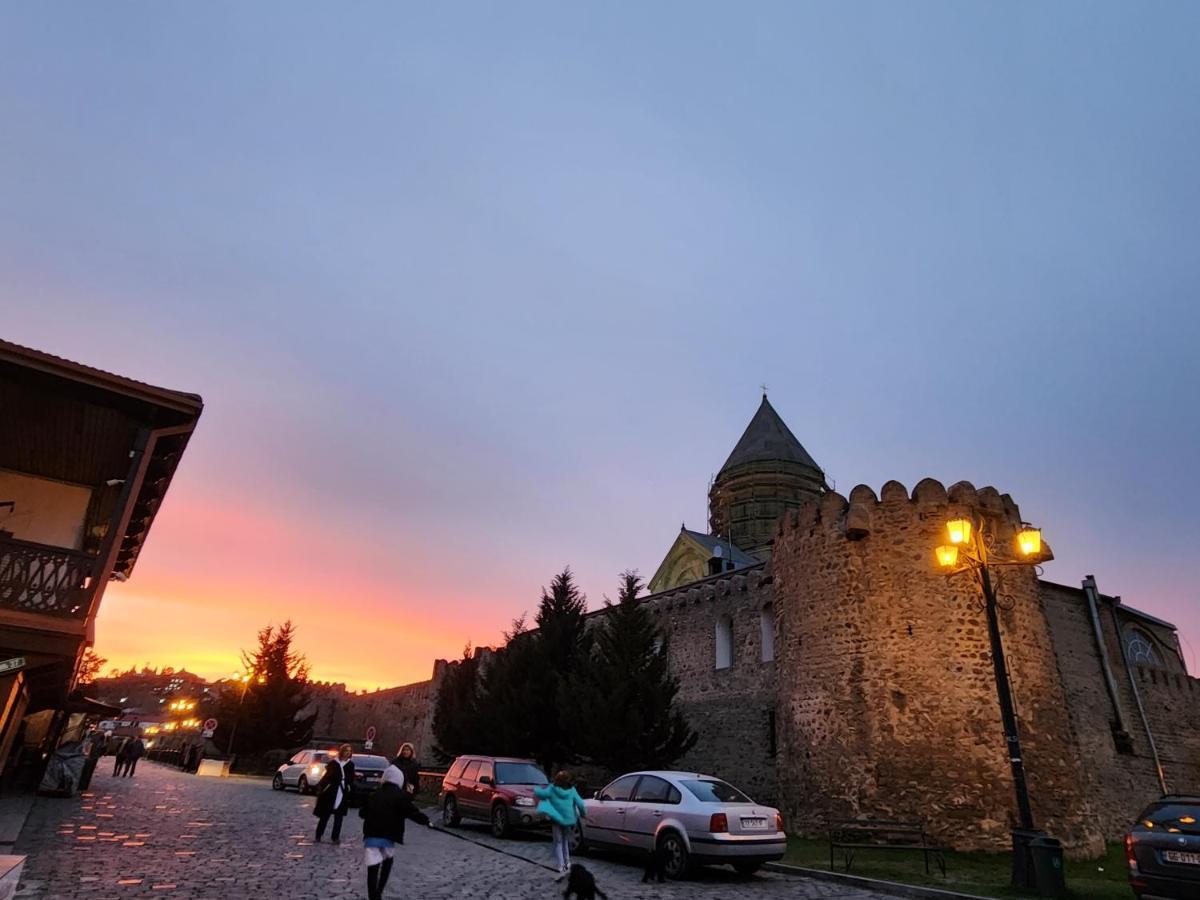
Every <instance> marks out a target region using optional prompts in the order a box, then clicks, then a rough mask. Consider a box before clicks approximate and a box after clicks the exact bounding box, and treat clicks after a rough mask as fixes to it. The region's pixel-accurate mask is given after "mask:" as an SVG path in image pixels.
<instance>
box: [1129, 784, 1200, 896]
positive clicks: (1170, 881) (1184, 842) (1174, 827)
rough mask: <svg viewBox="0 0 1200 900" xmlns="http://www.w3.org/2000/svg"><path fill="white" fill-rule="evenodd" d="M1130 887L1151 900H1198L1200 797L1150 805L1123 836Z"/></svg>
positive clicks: (1170, 798) (1176, 797)
mask: <svg viewBox="0 0 1200 900" xmlns="http://www.w3.org/2000/svg"><path fill="white" fill-rule="evenodd" d="M1125 859H1126V861H1127V862H1128V863H1129V886H1130V887H1132V888H1133V892H1134V893H1135V894H1137V896H1138V897H1141V898H1145V900H1151V898H1155V900H1158V898H1161V900H1200V795H1195V794H1168V795H1167V796H1165V797H1163V798H1162V799H1160V800H1157V801H1155V802H1154V803H1151V804H1150V806H1149V807H1147V808H1146V810H1145V811H1144V812H1143V813H1142V814H1141V815H1140V816H1138V819H1137V821H1136V822H1135V823H1134V824H1133V828H1131V829H1130V830H1129V833H1128V834H1127V835H1125Z"/></svg>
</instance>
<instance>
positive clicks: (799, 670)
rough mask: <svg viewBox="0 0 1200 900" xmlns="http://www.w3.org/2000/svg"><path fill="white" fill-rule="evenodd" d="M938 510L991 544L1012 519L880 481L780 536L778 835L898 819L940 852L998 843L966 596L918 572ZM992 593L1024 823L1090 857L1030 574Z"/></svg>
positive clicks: (938, 492) (976, 632)
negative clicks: (1029, 810) (987, 524)
mask: <svg viewBox="0 0 1200 900" xmlns="http://www.w3.org/2000/svg"><path fill="white" fill-rule="evenodd" d="M951 511H953V512H955V513H964V512H977V513H986V514H987V515H988V516H989V517H990V518H992V519H993V520H994V521H995V522H996V525H997V528H998V530H999V535H998V537H999V540H1000V542H1001V545H1006V542H1008V541H1009V540H1011V539H1012V538H1013V536H1014V533H1015V532H1014V528H1015V526H1016V525H1018V524H1019V522H1020V517H1019V512H1018V511H1017V509H1016V506H1015V505H1014V504H1013V503H1012V501H1011V499H1009V498H1008V497H1007V496H1005V497H1001V496H1000V494H999V493H997V492H996V491H995V490H994V489H991V488H985V489H983V490H981V491H979V492H978V493H977V492H976V491H975V490H974V489H973V488H972V487H971V486H970V485H965V484H960V485H955V487H954V488H952V489H951V491H950V495H949V497H948V496H947V492H946V490H945V488H943V487H942V485H940V484H939V483H937V482H935V481H932V480H926V481H923V482H921V483H920V484H918V485H917V487H916V489H915V491H914V493H913V496H912V497H911V498H910V497H909V495H908V493H907V491H906V490H905V489H904V487H903V486H902V485H900V484H898V483H896V482H889V483H888V484H887V485H885V486H884V488H883V491H882V496H881V498H880V499H876V496H875V494H874V492H872V491H871V490H870V489H869V488H867V487H865V486H860V487H858V488H855V489H854V491H852V492H851V495H850V498H849V501H847V500H846V499H845V498H843V497H841V496H840V495H838V494H835V493H830V494H827V495H826V496H825V497H823V498H822V499H821V500H820V501H819V502H817V503H813V504H808V505H806V506H805V507H803V508H802V509H801V510H799V511H797V512H795V513H791V514H789V515H788V516H786V517H785V518H784V520H783V521H782V522H781V523H780V529H779V531H778V532H777V534H776V538H775V554H774V558H773V564H774V574H775V580H776V582H775V607H776V609H777V611H778V626H777V628H778V634H779V644H778V648H777V649H778V654H777V657H778V661H777V666H778V672H777V676H778V679H779V698H778V703H779V758H778V762H779V773H780V793H781V798H782V802H783V806H784V811H785V815H787V816H788V817H789V818H790V821H791V822H792V825H793V827H796V828H798V829H800V830H807V831H819V830H820V829H821V828H822V827H823V826H824V825H825V824H826V823H828V822H829V821H831V820H836V819H842V818H854V817H858V816H864V817H878V818H914V817H915V818H920V819H923V820H924V821H925V822H926V824H927V825H928V827H929V828H930V829H931V830H932V832H933V833H934V835H935V836H936V838H937V839H938V840H939V841H943V842H945V843H947V844H948V845H950V846H953V847H955V848H956V849H990V850H1001V849H1004V848H1005V847H1007V846H1008V843H1009V829H1010V828H1011V827H1012V825H1013V824H1014V820H1015V806H1016V804H1015V800H1014V795H1013V787H1012V778H1011V772H1010V769H1009V764H1008V758H1007V753H1006V749H1005V745H1004V739H1003V732H1002V728H1001V723H1000V712H999V705H998V702H997V700H996V688H995V682H994V675H993V671H992V662H991V654H990V649H989V642H988V634H987V625H986V620H985V616H984V612H983V609H982V603H981V600H980V598H979V590H978V588H977V587H976V586H975V583H974V582H973V581H971V580H969V576H966V575H962V576H957V577H956V578H955V579H954V580H950V579H947V578H946V577H945V576H944V575H943V574H941V573H940V572H938V571H937V570H936V566H935V563H934V553H933V551H934V548H935V547H936V546H937V545H938V544H941V543H944V537H943V536H944V534H945V531H944V527H945V522H946V520H947V518H948V517H949V513H950V512H951ZM848 526H849V527H848ZM848 534H850V535H854V536H855V537H857V538H858V539H851V537H849V536H848ZM1001 593H1002V596H1003V598H1004V604H1003V606H1004V608H1003V609H1002V610H1001V613H1000V621H1001V630H1002V633H1003V637H1004V645H1005V651H1006V654H1007V656H1008V665H1009V670H1010V675H1011V681H1012V685H1013V693H1014V696H1015V703H1016V707H1017V712H1018V715H1019V717H1020V723H1021V729H1022V734H1021V737H1022V744H1023V750H1024V755H1025V761H1026V768H1027V777H1028V781H1029V784H1030V795H1031V797H1032V799H1033V806H1034V817H1035V821H1036V822H1037V824H1038V825H1039V826H1041V827H1044V828H1046V829H1047V830H1049V831H1050V832H1051V833H1052V834H1054V835H1055V836H1057V837H1059V838H1061V839H1062V840H1063V841H1064V843H1065V844H1066V846H1067V847H1068V848H1069V850H1070V851H1071V852H1073V853H1075V854H1080V853H1096V852H1099V851H1100V850H1101V849H1102V845H1101V840H1100V831H1099V829H1098V828H1097V826H1096V824H1095V822H1094V821H1093V818H1092V815H1091V813H1090V810H1089V808H1088V804H1087V801H1086V799H1085V785H1084V784H1083V783H1082V780H1081V775H1080V770H1081V768H1082V764H1081V759H1080V755H1079V752H1078V748H1077V746H1076V743H1075V737H1074V734H1073V732H1072V729H1071V722H1070V720H1069V717H1068V715H1067V713H1066V700H1067V698H1066V694H1065V691H1064V688H1063V683H1062V679H1061V678H1060V676H1059V673H1058V669H1057V664H1056V659H1055V656H1054V652H1053V648H1052V646H1051V643H1050V636H1049V626H1048V624H1047V621H1046V616H1045V614H1044V612H1043V610H1042V606H1041V604H1040V602H1039V597H1038V590H1037V581H1036V577H1035V575H1034V573H1033V572H1032V571H1031V570H1029V569H1025V568H1019V569H1010V570H1008V571H1007V573H1006V574H1005V577H1004V582H1003V585H1002V586H1001Z"/></svg>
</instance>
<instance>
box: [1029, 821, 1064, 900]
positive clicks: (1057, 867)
mask: <svg viewBox="0 0 1200 900" xmlns="http://www.w3.org/2000/svg"><path fill="white" fill-rule="evenodd" d="M1029 852H1030V856H1032V858H1033V874H1034V880H1035V881H1036V887H1037V892H1038V896H1039V897H1065V896H1067V878H1066V873H1065V872H1064V871H1063V852H1062V842H1061V841H1059V840H1058V839H1057V838H1052V837H1048V836H1046V835H1039V836H1038V837H1035V838H1034V839H1033V840H1031V841H1030V842H1029Z"/></svg>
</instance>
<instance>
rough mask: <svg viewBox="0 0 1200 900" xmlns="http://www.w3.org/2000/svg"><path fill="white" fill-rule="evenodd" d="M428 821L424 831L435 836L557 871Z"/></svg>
mask: <svg viewBox="0 0 1200 900" xmlns="http://www.w3.org/2000/svg"><path fill="white" fill-rule="evenodd" d="M435 811H436V810H435ZM429 821H430V826H429V827H428V828H427V829H426V831H432V832H435V833H437V834H444V835H447V836H449V837H452V838H457V839H458V840H460V841H466V842H467V843H468V844H474V845H475V846H476V847H483V848H485V849H487V850H491V851H492V852H493V853H500V854H502V855H504V856H511V857H512V858H513V859H519V860H521V862H525V863H529V864H530V865H531V866H538V867H539V868H542V869H546V870H548V871H550V872H557V871H558V870H557V869H555V868H554V866H551V865H548V864H546V863H540V862H537V861H536V860H532V859H530V858H529V857H528V856H522V855H521V854H519V853H513V852H512V851H511V850H504V849H502V848H500V847H494V846H492V845H491V844H485V843H484V842H483V841H479V840H476V839H475V838H473V837H471V836H470V835H467V834H463V833H462V832H461V831H451V830H450V829H449V828H444V827H442V826H440V825H434V824H432V823H433V819H432V818H430V820H429Z"/></svg>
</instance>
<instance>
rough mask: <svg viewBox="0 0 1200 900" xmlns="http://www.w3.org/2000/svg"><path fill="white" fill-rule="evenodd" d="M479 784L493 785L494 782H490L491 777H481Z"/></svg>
mask: <svg viewBox="0 0 1200 900" xmlns="http://www.w3.org/2000/svg"><path fill="white" fill-rule="evenodd" d="M479 783H480V784H495V783H496V782H494V781H492V776H491V775H481V776H479Z"/></svg>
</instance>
